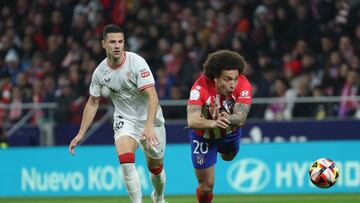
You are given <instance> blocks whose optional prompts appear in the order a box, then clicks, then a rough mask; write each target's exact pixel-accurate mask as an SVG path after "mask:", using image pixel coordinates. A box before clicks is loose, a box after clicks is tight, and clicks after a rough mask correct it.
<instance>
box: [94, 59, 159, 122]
mask: <svg viewBox="0 0 360 203" xmlns="http://www.w3.org/2000/svg"><path fill="white" fill-rule="evenodd" d="M102 86H106V87H107V88H109V89H110V96H111V100H112V102H113V104H114V106H115V112H114V120H116V119H118V118H124V119H127V120H129V121H131V122H133V123H134V124H143V125H144V124H145V122H146V119H147V112H148V106H147V105H148V98H147V96H146V94H145V93H144V92H142V90H144V89H146V88H148V87H153V86H155V80H154V77H153V75H152V73H151V70H150V68H149V65H148V64H147V63H146V61H145V60H144V59H143V58H142V57H141V56H139V55H137V54H135V53H133V52H124V60H123V61H122V62H121V64H120V65H119V66H117V67H111V66H110V65H109V64H108V63H107V58H105V59H104V60H103V61H102V62H101V63H100V64H99V65H98V66H97V67H96V69H95V71H94V73H93V75H92V79H91V85H90V95H91V96H92V97H99V96H100V94H101V93H100V92H101V88H102ZM161 124H164V117H163V114H162V110H161V107H160V106H159V107H158V109H157V114H156V119H155V125H161Z"/></svg>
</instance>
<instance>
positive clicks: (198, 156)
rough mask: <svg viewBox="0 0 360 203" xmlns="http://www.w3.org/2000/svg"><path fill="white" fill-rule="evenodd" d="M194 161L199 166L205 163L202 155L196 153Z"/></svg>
mask: <svg viewBox="0 0 360 203" xmlns="http://www.w3.org/2000/svg"><path fill="white" fill-rule="evenodd" d="M196 162H197V163H198V164H199V165H200V166H201V165H203V164H204V163H205V156H204V155H196Z"/></svg>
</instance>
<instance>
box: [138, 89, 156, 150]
mask: <svg viewBox="0 0 360 203" xmlns="http://www.w3.org/2000/svg"><path fill="white" fill-rule="evenodd" d="M144 92H145V94H146V95H147V96H148V102H149V103H148V114H147V119H146V124H145V128H144V131H143V132H142V136H143V137H144V138H145V139H146V147H150V146H154V145H157V144H159V141H158V138H157V137H156V134H155V130H154V123H155V117H156V113H157V108H158V105H159V98H158V96H157V93H156V89H155V87H148V88H146V89H144Z"/></svg>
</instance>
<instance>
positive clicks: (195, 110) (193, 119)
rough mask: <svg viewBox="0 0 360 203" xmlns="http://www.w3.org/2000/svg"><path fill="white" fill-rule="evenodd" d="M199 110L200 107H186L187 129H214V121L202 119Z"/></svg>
mask: <svg viewBox="0 0 360 203" xmlns="http://www.w3.org/2000/svg"><path fill="white" fill-rule="evenodd" d="M201 109H202V107H201V106H199V105H189V106H188V107H187V122H188V127H189V128H192V129H207V128H214V126H215V125H216V121H214V120H208V119H206V118H204V117H202V116H201Z"/></svg>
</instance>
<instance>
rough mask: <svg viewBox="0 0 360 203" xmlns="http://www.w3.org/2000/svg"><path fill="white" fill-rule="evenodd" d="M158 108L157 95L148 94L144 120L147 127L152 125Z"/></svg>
mask: <svg viewBox="0 0 360 203" xmlns="http://www.w3.org/2000/svg"><path fill="white" fill-rule="evenodd" d="M158 106H159V99H158V97H157V94H149V103H148V113H147V119H146V125H147V126H153V125H154V123H155V117H156V113H157V109H158Z"/></svg>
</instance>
